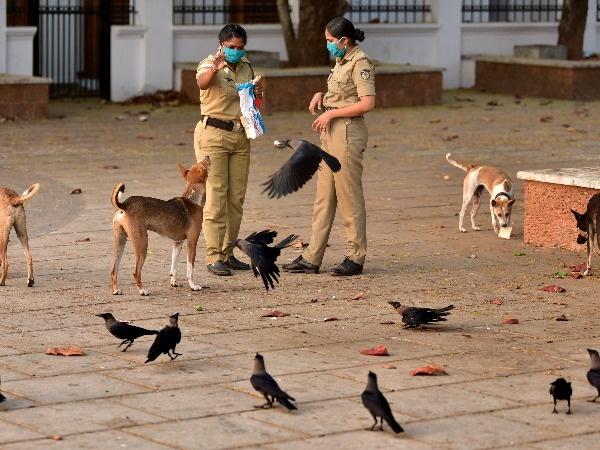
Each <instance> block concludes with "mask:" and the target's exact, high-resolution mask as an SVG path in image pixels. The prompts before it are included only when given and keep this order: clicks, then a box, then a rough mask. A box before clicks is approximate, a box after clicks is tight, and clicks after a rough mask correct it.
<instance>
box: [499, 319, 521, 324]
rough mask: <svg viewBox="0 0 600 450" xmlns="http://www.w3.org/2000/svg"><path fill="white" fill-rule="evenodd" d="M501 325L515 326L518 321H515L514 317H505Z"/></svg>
mask: <svg viewBox="0 0 600 450" xmlns="http://www.w3.org/2000/svg"><path fill="white" fill-rule="evenodd" d="M502 323H504V324H511V325H516V324H518V323H519V319H517V318H516V317H507V318H506V319H504V320H503V321H502Z"/></svg>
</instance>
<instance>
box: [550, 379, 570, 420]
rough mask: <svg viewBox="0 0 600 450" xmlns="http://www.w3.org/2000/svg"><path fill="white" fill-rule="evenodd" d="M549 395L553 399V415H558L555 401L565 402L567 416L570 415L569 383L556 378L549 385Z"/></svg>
mask: <svg viewBox="0 0 600 450" xmlns="http://www.w3.org/2000/svg"><path fill="white" fill-rule="evenodd" d="M550 395H552V398H554V409H553V410H552V412H553V413H558V411H557V410H556V400H566V401H567V403H568V405H569V410H568V411H567V414H571V395H573V388H572V387H571V383H569V382H567V380H565V379H564V378H557V379H556V380H554V381H553V382H552V383H550Z"/></svg>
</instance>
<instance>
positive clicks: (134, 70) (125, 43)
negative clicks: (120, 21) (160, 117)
mask: <svg viewBox="0 0 600 450" xmlns="http://www.w3.org/2000/svg"><path fill="white" fill-rule="evenodd" d="M145 33H146V27H144V26H113V27H111V29H110V38H111V52H110V99H111V100H112V101H123V100H126V99H128V98H129V97H132V96H134V95H138V94H141V93H142V92H144V81H145V74H144V67H145V61H144V60H145V51H144V50H145V49H144V35H145Z"/></svg>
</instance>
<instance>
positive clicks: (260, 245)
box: [233, 230, 298, 291]
mask: <svg viewBox="0 0 600 450" xmlns="http://www.w3.org/2000/svg"><path fill="white" fill-rule="evenodd" d="M276 236H277V231H273V230H263V231H259V232H257V233H252V234H251V235H250V236H248V237H247V238H246V239H235V240H234V241H233V245H235V246H236V247H237V248H239V249H240V250H241V251H243V252H244V253H245V254H246V255H248V256H249V257H250V265H251V266H252V271H253V272H254V276H255V277H258V275H260V277H261V278H262V280H263V283H264V285H265V289H266V290H267V291H268V290H269V286H271V289H275V284H274V281H276V282H277V283H279V279H278V278H277V277H278V276H279V267H277V265H276V264H275V261H276V260H277V257H278V256H279V255H280V253H281V250H282V249H284V248H286V247H289V246H290V245H291V244H292V242H294V241H295V240H296V239H298V236H297V235H295V234H290V235H289V236H288V237H286V238H285V239H284V240H282V241H281V242H280V243H279V244H277V245H274V246H273V247H269V246H268V244H271V243H272V242H273V239H274V238H275V237H276Z"/></svg>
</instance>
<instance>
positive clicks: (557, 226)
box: [517, 167, 600, 251]
mask: <svg viewBox="0 0 600 450" xmlns="http://www.w3.org/2000/svg"><path fill="white" fill-rule="evenodd" d="M517 178H519V179H521V180H525V187H524V193H525V221H524V226H523V233H524V241H525V243H526V244H532V245H537V246H541V247H560V248H564V249H567V250H573V251H583V250H585V247H584V246H581V245H578V244H577V243H576V239H577V228H576V224H575V218H574V217H573V214H572V213H571V211H570V209H571V208H572V209H575V210H577V211H580V212H581V211H584V210H585V208H586V207H587V203H588V201H589V199H590V198H591V197H592V196H593V195H594V194H597V193H598V192H600V167H586V168H577V169H547V170H532V171H521V172H518V173H517Z"/></svg>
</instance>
